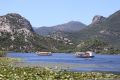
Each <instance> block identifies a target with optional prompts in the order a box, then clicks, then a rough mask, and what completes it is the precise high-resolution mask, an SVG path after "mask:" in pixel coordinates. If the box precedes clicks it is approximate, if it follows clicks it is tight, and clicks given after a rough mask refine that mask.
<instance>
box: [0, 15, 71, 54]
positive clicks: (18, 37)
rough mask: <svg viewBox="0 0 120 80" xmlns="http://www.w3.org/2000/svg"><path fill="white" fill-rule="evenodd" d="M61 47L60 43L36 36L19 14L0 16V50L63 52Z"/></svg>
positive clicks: (62, 45)
mask: <svg viewBox="0 0 120 80" xmlns="http://www.w3.org/2000/svg"><path fill="white" fill-rule="evenodd" d="M68 46H69V45H68ZM63 47H65V44H64V42H62V41H56V40H54V39H52V38H49V37H43V36H39V35H37V34H36V33H35V32H34V30H33V28H32V25H31V24H30V22H29V21H28V20H27V19H25V18H24V17H22V16H21V15H20V14H16V13H9V14H6V15H4V16H0V50H5V51H6V50H7V51H27V52H31V51H57V50H63V49H64V48H63Z"/></svg>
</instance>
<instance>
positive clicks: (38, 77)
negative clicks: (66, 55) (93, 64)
mask: <svg viewBox="0 0 120 80" xmlns="http://www.w3.org/2000/svg"><path fill="white" fill-rule="evenodd" d="M13 61H16V59H10V58H0V63H1V64H0V80H87V79H89V80H91V79H92V80H105V79H108V80H109V79H110V80H116V79H119V78H120V74H112V73H100V72H68V71H65V70H64V71H52V70H50V69H45V68H40V67H14V66H10V65H8V63H9V62H13Z"/></svg>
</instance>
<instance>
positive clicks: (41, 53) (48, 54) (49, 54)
mask: <svg viewBox="0 0 120 80" xmlns="http://www.w3.org/2000/svg"><path fill="white" fill-rule="evenodd" d="M36 54H37V55H40V56H52V53H51V52H36Z"/></svg>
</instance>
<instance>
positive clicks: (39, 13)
mask: <svg viewBox="0 0 120 80" xmlns="http://www.w3.org/2000/svg"><path fill="white" fill-rule="evenodd" d="M117 10H120V0H1V1H0V15H1V16H2V15H5V14H7V13H19V14H20V15H22V16H23V17H25V18H27V19H28V20H29V21H30V22H31V24H32V25H33V26H34V27H40V26H53V25H57V24H61V23H66V22H68V21H80V22H83V23H84V24H90V23H91V20H92V18H93V16H95V15H103V16H105V17H107V16H109V15H110V14H112V13H114V12H116V11H117Z"/></svg>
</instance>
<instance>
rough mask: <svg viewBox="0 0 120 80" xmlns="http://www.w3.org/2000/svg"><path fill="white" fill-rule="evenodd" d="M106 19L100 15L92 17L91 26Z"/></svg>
mask: <svg viewBox="0 0 120 80" xmlns="http://www.w3.org/2000/svg"><path fill="white" fill-rule="evenodd" d="M105 19H106V18H105V17H103V16H100V15H96V16H94V17H93V19H92V23H91V24H97V23H101V22H103V21H104V20H105Z"/></svg>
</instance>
